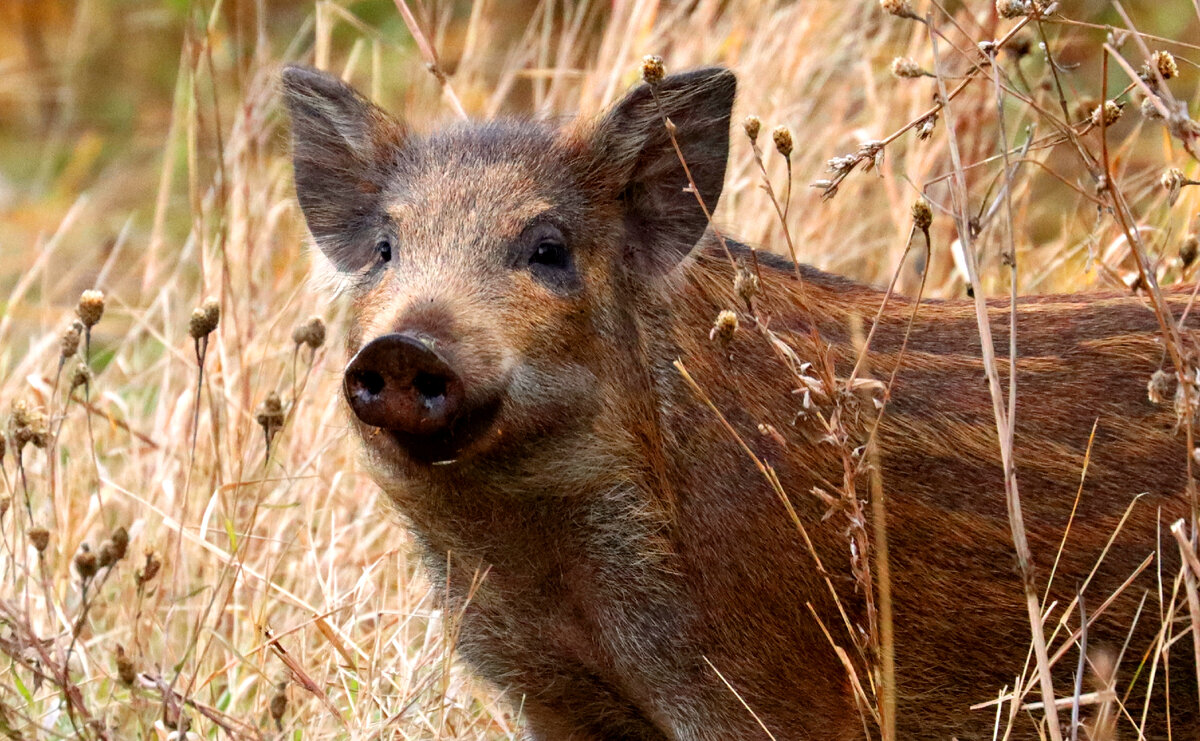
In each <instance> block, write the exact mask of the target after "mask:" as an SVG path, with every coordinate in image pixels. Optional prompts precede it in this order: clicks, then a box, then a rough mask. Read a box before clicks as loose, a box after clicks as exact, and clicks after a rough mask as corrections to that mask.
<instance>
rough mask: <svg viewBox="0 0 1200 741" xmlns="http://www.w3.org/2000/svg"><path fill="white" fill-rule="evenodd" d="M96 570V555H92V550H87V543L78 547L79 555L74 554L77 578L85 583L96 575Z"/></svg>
mask: <svg viewBox="0 0 1200 741" xmlns="http://www.w3.org/2000/svg"><path fill="white" fill-rule="evenodd" d="M97 568H98V559H97V558H96V554H95V553H92V549H91V548H88V546H87V543H84V544H83V545H81V546H80V547H79V553H76V554H75V570H76V571H78V572H79V576H80V577H82V578H83V580H84V581H87V580H88V579H91V578H92V577H93V576H95V575H96V569H97Z"/></svg>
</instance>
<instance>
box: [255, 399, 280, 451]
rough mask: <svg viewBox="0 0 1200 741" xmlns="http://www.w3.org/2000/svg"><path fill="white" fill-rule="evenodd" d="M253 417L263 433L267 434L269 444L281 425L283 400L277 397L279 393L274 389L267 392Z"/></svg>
mask: <svg viewBox="0 0 1200 741" xmlns="http://www.w3.org/2000/svg"><path fill="white" fill-rule="evenodd" d="M254 418H255V419H256V420H258V424H259V425H260V426H261V427H262V428H263V434H265V435H266V436H267V443H268V444H270V442H271V438H272V437H274V436H275V433H276V432H278V431H279V428H280V427H282V426H283V402H282V401H281V400H280V399H279V394H277V393H275V392H274V391H272V392H271V393H269V394H267V398H266V399H263V402H262V404H259V405H258V409H257V410H256V411H255V414H254Z"/></svg>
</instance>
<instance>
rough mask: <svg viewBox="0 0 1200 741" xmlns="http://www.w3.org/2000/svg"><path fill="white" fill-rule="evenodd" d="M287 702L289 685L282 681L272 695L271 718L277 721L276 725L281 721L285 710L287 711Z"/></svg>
mask: <svg viewBox="0 0 1200 741" xmlns="http://www.w3.org/2000/svg"><path fill="white" fill-rule="evenodd" d="M287 704H288V698H287V685H286V684H284V683H283V682H280V683H279V686H278V687H276V688H275V694H273V695H271V704H270V711H271V720H273V721H275V724H276V725H278V724H279V723H280V721H281V720H282V718H283V714H284V712H285V711H287Z"/></svg>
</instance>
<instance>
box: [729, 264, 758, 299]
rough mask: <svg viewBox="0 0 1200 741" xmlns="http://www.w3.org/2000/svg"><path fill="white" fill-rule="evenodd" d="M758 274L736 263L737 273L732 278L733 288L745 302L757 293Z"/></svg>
mask: <svg viewBox="0 0 1200 741" xmlns="http://www.w3.org/2000/svg"><path fill="white" fill-rule="evenodd" d="M758 289H759V284H758V275H756V274H755V273H754V272H753V271H752V270H748V269H747V268H746V266H745V265H738V269H737V274H736V275H734V278H733V290H734V292H735V293H737V295H738V297H739V298H741V299H742V301H744V302H746V303H747V304H749V303H750V301H751V299H753V298H754V297H755V296H757V295H758Z"/></svg>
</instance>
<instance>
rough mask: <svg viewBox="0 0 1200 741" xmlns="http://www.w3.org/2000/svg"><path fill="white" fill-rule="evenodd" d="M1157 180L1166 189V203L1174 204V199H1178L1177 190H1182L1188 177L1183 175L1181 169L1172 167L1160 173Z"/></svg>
mask: <svg viewBox="0 0 1200 741" xmlns="http://www.w3.org/2000/svg"><path fill="white" fill-rule="evenodd" d="M1158 182H1159V183H1160V184H1161V185H1162V187H1163V188H1164V189H1165V190H1166V191H1167V205H1169V206H1174V205H1175V201H1177V200H1179V191H1181V190H1183V186H1184V185H1185V184H1187V182H1188V179H1187V178H1186V177H1184V175H1183V170H1180V169H1179V168H1178V167H1172V168H1170V169H1168V170H1167V171H1166V172H1164V173H1163V174H1162V177H1161V178H1159V180H1158Z"/></svg>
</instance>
